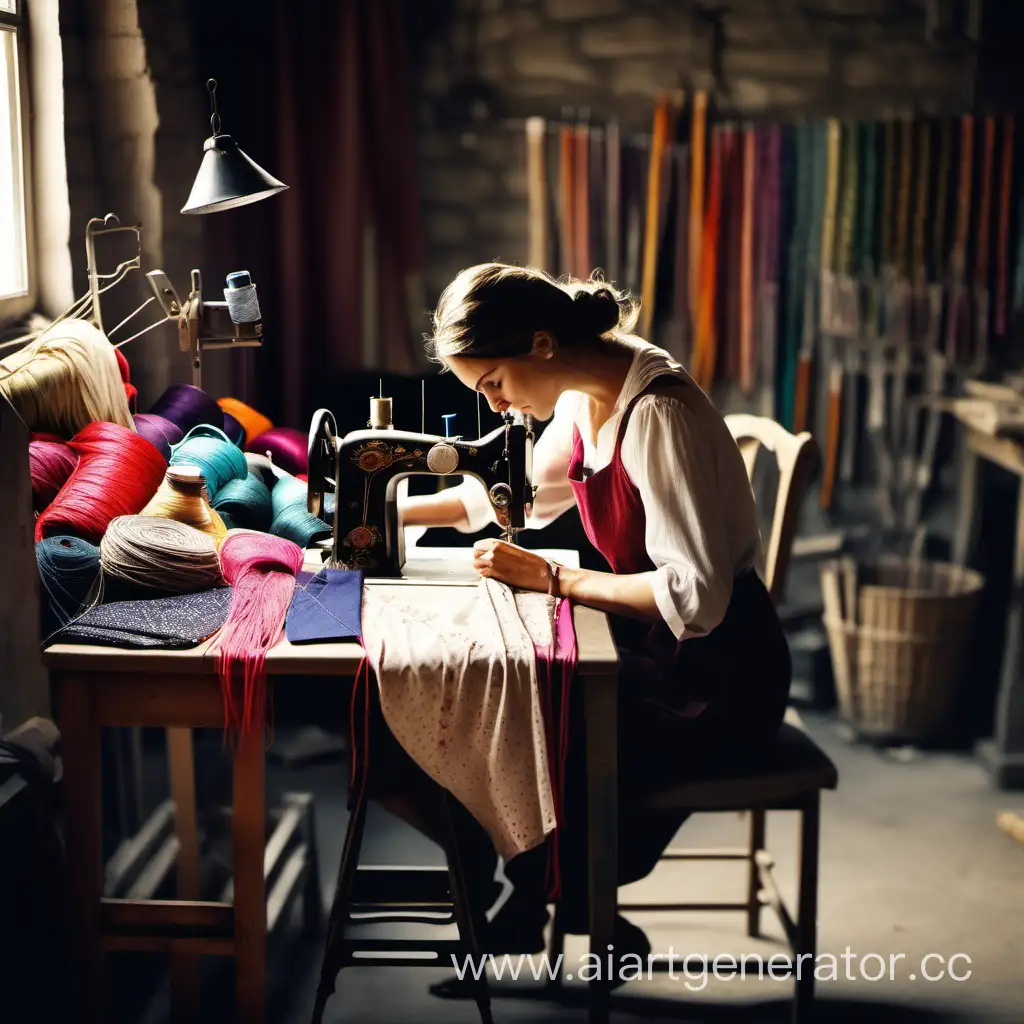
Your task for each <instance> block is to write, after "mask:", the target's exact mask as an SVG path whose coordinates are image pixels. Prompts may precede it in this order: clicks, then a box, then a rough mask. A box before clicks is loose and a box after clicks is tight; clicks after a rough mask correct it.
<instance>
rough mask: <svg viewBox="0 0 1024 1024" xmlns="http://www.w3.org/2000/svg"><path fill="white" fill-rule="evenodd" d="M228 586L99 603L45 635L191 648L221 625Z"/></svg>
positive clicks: (53, 640) (64, 640) (67, 640)
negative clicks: (55, 630)
mask: <svg viewBox="0 0 1024 1024" xmlns="http://www.w3.org/2000/svg"><path fill="white" fill-rule="evenodd" d="M233 593H234V591H233V589H232V588H231V587H217V588H215V589H214V590H201V591H199V592H198V593H195V594H174V595H172V596H170V597H157V598H150V599H148V600H143V601H112V602H111V603H110V604H101V605H97V606H96V607H95V608H91V609H90V610H89V611H87V612H86V613H85V614H84V615H82V616H80V617H79V618H77V619H74V620H72V621H71V622H69V623H68V624H67V625H66V626H65V627H64V628H63V629H59V630H57V632H56V633H54V634H53V635H52V636H50V637H49V639H48V641H47V644H98V645H100V646H102V647H158V648H167V649H170V650H175V649H182V648H188V647H195V646H197V645H198V644H201V643H202V642H203V641H204V640H207V639H209V638H210V637H211V636H213V634H214V633H216V632H217V630H218V629H220V627H221V626H223V625H224V622H225V621H226V620H227V617H228V610H229V609H230V607H231V596H232V594H233Z"/></svg>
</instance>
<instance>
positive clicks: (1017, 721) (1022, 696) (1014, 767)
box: [953, 420, 1024, 789]
mask: <svg viewBox="0 0 1024 1024" xmlns="http://www.w3.org/2000/svg"><path fill="white" fill-rule="evenodd" d="M961 423H963V421H962V420H961ZM962 442H963V444H962V451H961V462H960V484H959V490H958V495H957V523H956V532H955V534H954V537H953V561H954V562H955V563H957V564H959V565H967V564H968V560H969V559H970V557H971V555H972V553H973V550H974V545H975V541H976V533H977V528H978V519H979V517H978V516H977V515H975V507H976V505H977V492H978V460H979V459H985V460H986V461H988V462H992V463H994V464H995V465H997V466H1001V467H1002V468H1003V469H1006V470H1008V471H1009V472H1011V473H1013V474H1015V475H1016V476H1017V478H1018V481H1019V482H1018V488H1017V495H1018V497H1017V523H1016V529H1015V531H1014V550H1013V578H1012V583H1011V588H1010V601H1009V608H1008V611H1007V621H1006V648H1005V652H1004V654H1003V664H1002V669H1001V671H1000V678H999V692H998V696H997V699H996V709H995V731H994V734H993V737H992V739H991V740H987V741H985V742H983V743H981V744H979V746H978V755H979V757H980V759H981V761H982V762H983V763H984V764H985V766H986V768H987V769H988V771H989V772H990V774H991V775H992V777H993V779H994V781H995V782H996V784H997V785H998V786H999V787H1000V788H1004V789H1020V788H1024V644H1022V639H1024V636H1022V633H1024V444H1022V443H1021V442H1019V441H1016V440H1013V439H1011V438H1007V437H993V436H991V435H990V434H985V433H982V432H981V431H980V430H977V429H975V428H973V427H971V426H970V425H968V424H964V425H963V434H962Z"/></svg>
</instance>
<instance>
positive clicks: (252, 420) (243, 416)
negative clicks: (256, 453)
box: [217, 398, 274, 445]
mask: <svg viewBox="0 0 1024 1024" xmlns="http://www.w3.org/2000/svg"><path fill="white" fill-rule="evenodd" d="M217 404H218V405H219V406H220V407H221V408H222V409H223V410H224V412H226V413H230V414H231V415H232V416H233V417H234V418H235V419H236V420H237V421H238V422H239V423H241V424H242V428H243V429H244V430H245V443H246V445H248V444H249V442H250V441H251V440H252V439H253V438H254V437H259V436H260V434H265V433H266V432H267V431H268V430H270V428H271V427H273V425H274V424H273V423H271V422H270V420H268V419H267V417H266V416H264V415H263V413H261V412H257V411H256V410H255V409H254V408H253V407H252V406H251V405H246V404H245V402H240V401H239V400H238V399H237V398H219V399H218V400H217Z"/></svg>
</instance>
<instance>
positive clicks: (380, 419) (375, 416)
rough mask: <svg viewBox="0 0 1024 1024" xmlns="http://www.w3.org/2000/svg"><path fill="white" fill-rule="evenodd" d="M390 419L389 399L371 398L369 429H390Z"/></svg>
mask: <svg viewBox="0 0 1024 1024" xmlns="http://www.w3.org/2000/svg"><path fill="white" fill-rule="evenodd" d="M393 425H394V424H393V422H392V419H391V399H390V398H371V399H370V429H371V430H391V429H392V427H393Z"/></svg>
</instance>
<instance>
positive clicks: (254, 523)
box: [213, 473, 274, 530]
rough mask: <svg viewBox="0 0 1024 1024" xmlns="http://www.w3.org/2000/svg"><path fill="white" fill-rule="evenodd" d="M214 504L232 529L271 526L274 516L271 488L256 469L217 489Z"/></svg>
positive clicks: (225, 522) (261, 528) (260, 528)
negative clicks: (240, 478) (255, 471)
mask: <svg viewBox="0 0 1024 1024" xmlns="http://www.w3.org/2000/svg"><path fill="white" fill-rule="evenodd" d="M213 507H214V508H215V509H216V510H217V512H218V513H220V517H221V519H223V520H224V524H225V525H226V526H227V527H228V528H229V529H233V528H234V527H242V528H244V529H246V530H269V529H270V524H271V522H272V521H273V518H274V514H273V506H272V504H271V500H270V488H268V487H267V485H266V484H265V483H264V482H263V480H262V479H261V478H260V477H259V476H258V475H257V474H256V473H250V474H249V475H248V476H247V477H245V479H243V480H230V481H228V483H226V484H225V485H224V486H223V487H222V488H221V489H220V491H219V492H218V493H217V500H216V501H215V502H214V505H213Z"/></svg>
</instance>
